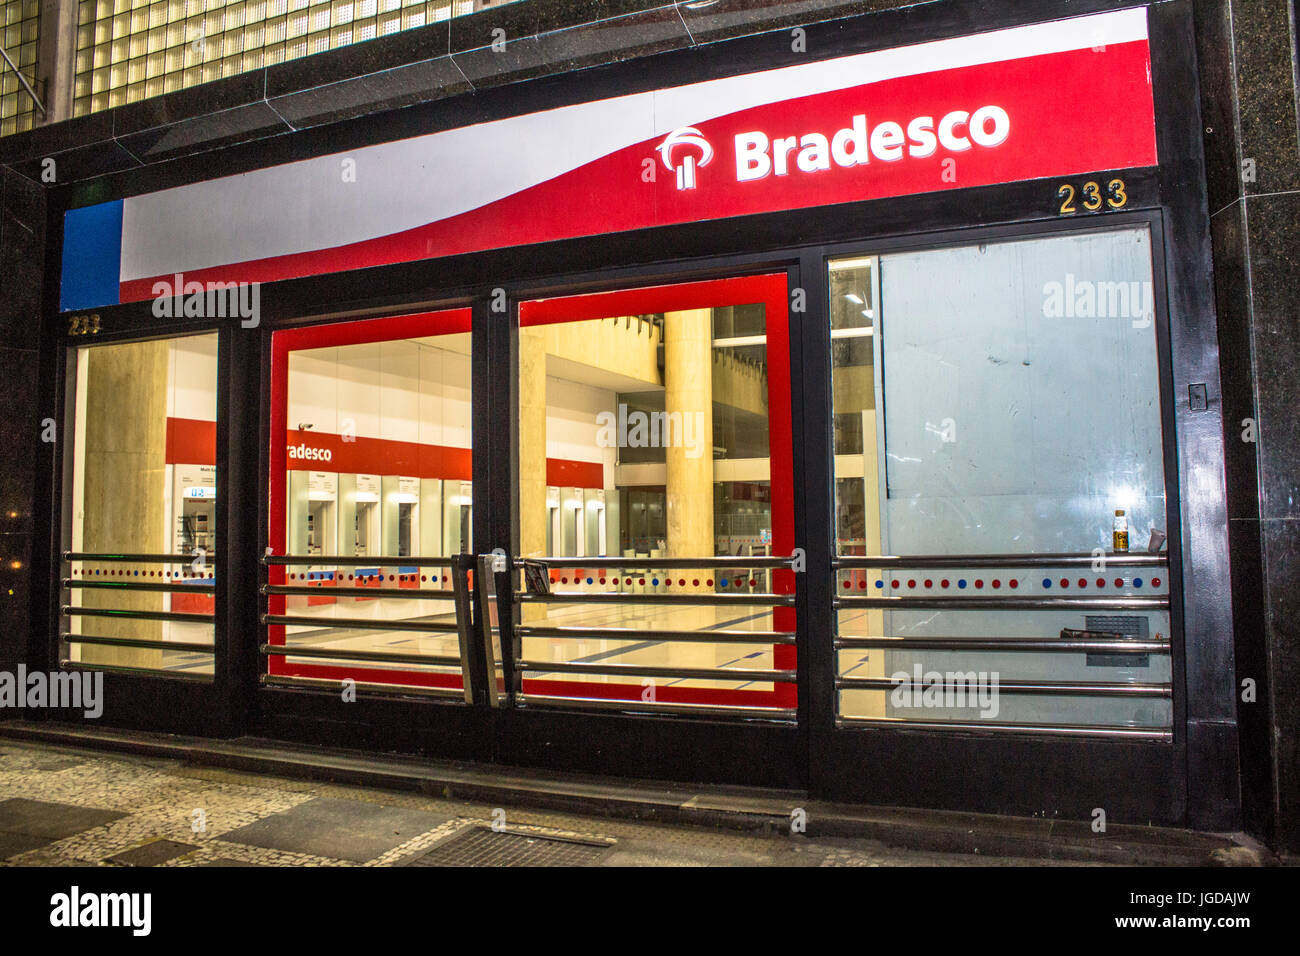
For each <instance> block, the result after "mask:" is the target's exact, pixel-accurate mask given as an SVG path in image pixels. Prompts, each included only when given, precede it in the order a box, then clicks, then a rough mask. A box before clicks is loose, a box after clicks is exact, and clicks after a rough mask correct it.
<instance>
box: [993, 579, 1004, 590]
mask: <svg viewBox="0 0 1300 956" xmlns="http://www.w3.org/2000/svg"><path fill="white" fill-rule="evenodd" d="M1000 587H1002V582H1001V581H999V580H998V579H997V578H994V579H993V588H994V590H996V589H997V588H1000Z"/></svg>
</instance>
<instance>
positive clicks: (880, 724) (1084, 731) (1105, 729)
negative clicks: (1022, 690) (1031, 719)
mask: <svg viewBox="0 0 1300 956" xmlns="http://www.w3.org/2000/svg"><path fill="white" fill-rule="evenodd" d="M835 725H836V726H837V727H839V728H841V729H849V730H854V729H856V730H868V729H878V730H924V731H935V730H937V731H948V732H968V731H977V732H983V731H989V732H992V733H1021V734H1034V735H1055V736H1067V737H1124V738H1127V739H1137V740H1151V741H1156V742H1159V743H1172V742H1173V739H1174V735H1173V731H1170V730H1162V729H1160V728H1158V727H1125V726H1115V725H1106V724H1103V725H1098V726H1087V725H1082V724H1016V723H983V722H979V723H976V722H973V721H964V720H963V721H956V720H953V721H947V720H905V719H902V718H890V717H840V718H838V719H837V720H836V721H835Z"/></svg>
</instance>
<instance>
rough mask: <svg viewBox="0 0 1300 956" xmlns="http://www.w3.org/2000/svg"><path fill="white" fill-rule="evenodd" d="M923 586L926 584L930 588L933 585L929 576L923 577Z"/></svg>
mask: <svg viewBox="0 0 1300 956" xmlns="http://www.w3.org/2000/svg"><path fill="white" fill-rule="evenodd" d="M925 586H926V587H927V588H932V587H934V582H933V581H931V580H930V579H929V578H926V579H925Z"/></svg>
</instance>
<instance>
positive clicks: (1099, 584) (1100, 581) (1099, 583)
mask: <svg viewBox="0 0 1300 956" xmlns="http://www.w3.org/2000/svg"><path fill="white" fill-rule="evenodd" d="M1105 586H1106V579H1105V578H1098V579H1097V587H1099V588H1104V587H1105Z"/></svg>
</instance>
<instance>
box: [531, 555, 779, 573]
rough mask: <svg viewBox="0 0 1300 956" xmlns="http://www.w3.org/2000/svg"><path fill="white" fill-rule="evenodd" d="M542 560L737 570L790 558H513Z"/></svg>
mask: <svg viewBox="0 0 1300 956" xmlns="http://www.w3.org/2000/svg"><path fill="white" fill-rule="evenodd" d="M525 562H527V563H531V564H544V565H546V567H548V568H647V569H648V568H683V569H685V568H699V569H700V570H708V569H710V568H713V569H717V568H736V569H739V570H742V571H743V570H749V569H750V568H753V569H754V570H765V569H768V568H788V567H790V565H791V564H793V562H794V558H780V557H758V556H755V557H752V558H744V557H740V558H736V557H730V556H721V557H716V558H616V557H614V556H612V555H604V556H599V557H587V558H515V559H514V563H515V566H516V567H517V566H519V565H520V564H524V563H525Z"/></svg>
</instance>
